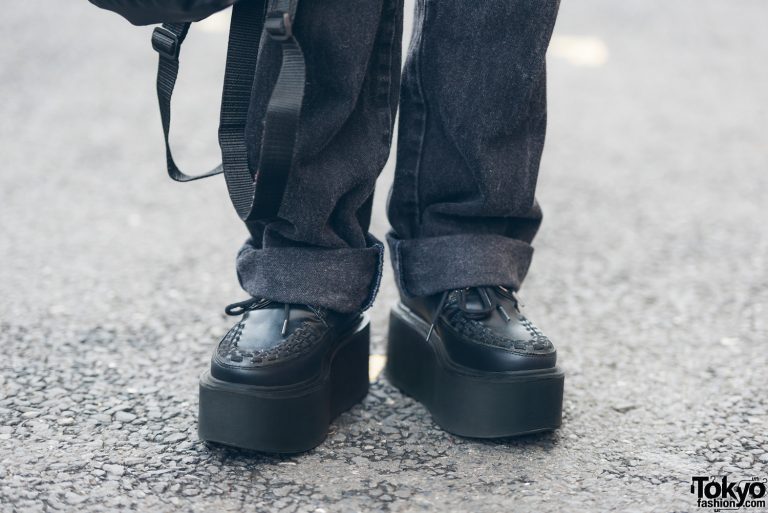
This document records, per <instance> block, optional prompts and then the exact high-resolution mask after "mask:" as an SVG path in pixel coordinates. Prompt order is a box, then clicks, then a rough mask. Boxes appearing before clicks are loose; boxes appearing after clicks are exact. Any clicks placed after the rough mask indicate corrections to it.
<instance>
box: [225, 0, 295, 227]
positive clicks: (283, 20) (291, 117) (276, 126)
mask: <svg viewBox="0 0 768 513" xmlns="http://www.w3.org/2000/svg"><path fill="white" fill-rule="evenodd" d="M259 3H260V2H248V1H242V2H240V3H238V4H235V7H234V10H233V12H232V25H231V27H230V33H229V51H228V53H227V73H226V74H225V78H224V95H223V98H224V101H223V102H222V110H221V114H222V118H221V129H220V130H219V144H220V145H221V151H222V154H223V157H224V162H223V163H224V176H225V178H226V180H227V188H228V190H229V195H230V198H231V199H232V204H233V205H234V206H235V210H236V211H237V213H238V215H239V216H240V219H242V220H243V221H255V220H259V219H268V218H272V217H275V216H276V215H277V213H278V210H279V208H280V203H281V202H282V198H283V192H284V189H285V185H286V182H287V180H288V174H289V172H290V170H291V167H292V165H293V156H294V148H295V145H296V135H297V132H298V125H299V118H300V116H301V106H302V102H303V99H304V83H305V81H306V63H305V60H304V54H303V52H302V51H301V46H300V45H299V43H298V41H297V40H296V38H295V37H294V35H293V20H294V17H295V14H296V8H297V7H298V0H270V2H269V6H268V9H267V14H266V17H265V18H259V16H258V14H259V12H258V11H259V10H260V9H261V8H262V7H261V6H260V5H258V4H259ZM262 12H263V11H262ZM257 18H259V19H260V20H261V22H262V23H263V25H262V26H263V28H264V29H266V32H267V34H268V36H269V38H270V39H272V40H274V41H277V42H279V43H280V46H281V51H282V60H283V62H282V65H281V67H280V73H279V75H278V78H277V81H276V83H275V86H274V89H273V90H272V96H271V97H270V100H269V103H268V104H267V109H266V113H265V115H264V129H263V134H262V140H261V148H260V149H261V151H260V158H259V160H260V162H259V165H258V167H257V168H256V171H255V172H252V171H251V168H250V166H249V164H248V148H247V145H246V142H245V124H246V121H247V114H248V106H249V105H250V101H251V90H252V87H253V76H254V73H255V67H256V58H257V57H256V52H255V51H254V49H258V43H259V40H260V32H261V30H259V31H258V33H257V31H256V30H254V27H255V25H254V24H255V23H256V21H255V20H256V19H257ZM262 26H260V27H259V28H260V29H261V28H262Z"/></svg>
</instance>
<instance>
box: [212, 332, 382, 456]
mask: <svg viewBox="0 0 768 513" xmlns="http://www.w3.org/2000/svg"><path fill="white" fill-rule="evenodd" d="M369 343H370V327H369V321H368V319H367V318H366V319H365V320H364V321H363V322H362V323H361V324H360V325H359V326H358V327H357V329H356V330H355V331H354V332H353V333H351V334H350V335H349V336H348V337H347V338H346V340H344V341H343V342H342V343H340V344H339V346H338V349H337V350H336V352H335V353H334V354H333V355H332V356H331V360H330V362H331V363H330V365H329V366H328V368H326V369H324V372H323V373H322V374H321V375H320V376H319V377H318V378H317V379H315V380H313V381H311V382H307V383H299V384H296V385H291V386H284V387H260V386H251V385H241V384H237V383H229V382H226V381H221V380H218V379H216V378H214V377H212V376H211V374H210V372H208V371H206V372H205V373H203V375H202V376H200V411H199V416H198V434H199V436H200V439H201V440H205V441H208V442H215V443H220V444H224V445H230V446H234V447H240V448H244V449H252V450H255V451H261V452H271V453H297V452H304V451H308V450H310V449H312V448H314V447H317V446H318V445H320V444H321V443H322V442H323V440H325V437H326V436H327V434H328V428H329V426H330V424H331V422H333V420H334V419H335V418H336V417H337V416H338V415H339V414H340V413H342V412H344V411H346V410H348V409H350V408H351V407H352V406H354V405H355V404H357V403H358V402H360V401H361V400H363V398H365V396H366V394H367V393H368V354H369Z"/></svg>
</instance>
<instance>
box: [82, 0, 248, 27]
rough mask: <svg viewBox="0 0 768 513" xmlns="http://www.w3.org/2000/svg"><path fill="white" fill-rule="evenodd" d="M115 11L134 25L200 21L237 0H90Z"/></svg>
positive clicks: (98, 5) (103, 7)
mask: <svg viewBox="0 0 768 513" xmlns="http://www.w3.org/2000/svg"><path fill="white" fill-rule="evenodd" d="M89 1H90V2H91V3H92V4H93V5H95V6H97V7H101V8H102V9H107V10H109V11H114V12H116V13H117V14H119V15H120V16H122V17H123V18H125V19H127V20H128V21H130V22H131V23H133V24H134V25H151V24H153V23H185V22H191V21H200V20H202V19H203V18H207V17H208V16H210V15H211V14H213V13H215V12H217V11H220V10H222V9H225V8H227V7H229V6H230V5H232V4H234V3H235V1H236V0H89Z"/></svg>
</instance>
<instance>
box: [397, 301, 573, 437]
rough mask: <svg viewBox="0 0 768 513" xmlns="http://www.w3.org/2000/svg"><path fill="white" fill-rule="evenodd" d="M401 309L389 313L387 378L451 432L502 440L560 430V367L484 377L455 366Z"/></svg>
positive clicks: (410, 314) (435, 339)
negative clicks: (419, 403) (427, 339)
mask: <svg viewBox="0 0 768 513" xmlns="http://www.w3.org/2000/svg"><path fill="white" fill-rule="evenodd" d="M428 330H429V325H428V324H427V323H426V322H425V321H423V320H422V319H421V318H420V317H418V316H417V315H416V314H414V313H413V312H411V311H410V310H408V309H407V308H406V307H404V306H402V305H398V306H396V307H395V308H394V309H393V310H392V313H391V314H390V323H389V347H388V350H387V353H388V354H387V367H386V375H387V378H388V379H389V381H390V383H392V384H393V385H394V386H396V387H397V388H399V389H400V390H402V391H403V392H404V393H406V394H407V395H409V396H411V397H413V398H414V399H416V400H418V401H419V402H421V403H422V404H424V406H425V407H426V408H427V410H429V412H430V413H431V414H432V418H433V419H434V421H435V422H436V423H437V424H438V425H439V426H440V427H441V428H443V429H445V430H446V431H448V432H450V433H454V434H457V435H460V436H466V437H472V438H501V437H509V436H517V435H523V434H529V433H536V432H539V431H550V430H553V429H556V428H558V427H559V426H560V424H561V422H562V409H563V383H564V374H563V372H562V370H560V369H559V368H552V369H544V370H535V371H515V372H483V371H477V370H474V369H470V368H467V367H463V366H460V365H457V364H456V363H454V362H452V361H451V360H450V358H449V357H448V355H446V354H445V353H444V351H442V350H441V347H442V344H441V343H440V341H439V337H438V335H437V333H434V332H433V333H432V336H431V337H430V341H429V342H427V341H426V335H427V331H428Z"/></svg>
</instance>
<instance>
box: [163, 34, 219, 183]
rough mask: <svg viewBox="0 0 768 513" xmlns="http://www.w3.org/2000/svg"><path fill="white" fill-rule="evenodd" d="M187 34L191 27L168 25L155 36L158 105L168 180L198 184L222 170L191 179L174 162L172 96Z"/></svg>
mask: <svg viewBox="0 0 768 513" xmlns="http://www.w3.org/2000/svg"><path fill="white" fill-rule="evenodd" d="M188 31H189V23H166V24H164V25H163V26H162V27H158V28H156V29H155V30H154V31H153V32H152V48H154V49H155V51H157V53H158V54H159V55H160V60H159V62H158V65H157V102H158V105H159V106H160V120H161V122H162V124H163V138H164V139H165V162H166V165H167V167H168V176H170V177H171V178H173V179H174V180H176V181H177V182H191V181H192V180H199V179H200V178H206V177H208V176H213V175H217V174H219V173H221V172H222V170H223V169H222V166H221V164H219V165H218V166H216V167H215V168H213V169H211V170H210V171H208V172H207V173H203V174H201V175H188V174H186V173H184V172H183V171H181V169H179V168H178V166H176V162H174V160H173V153H172V152H171V144H170V141H169V132H170V128H171V96H173V88H174V86H175V85H176V77H177V76H178V74H179V51H180V50H181V44H182V43H183V42H184V38H185V37H187V32H188Z"/></svg>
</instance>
